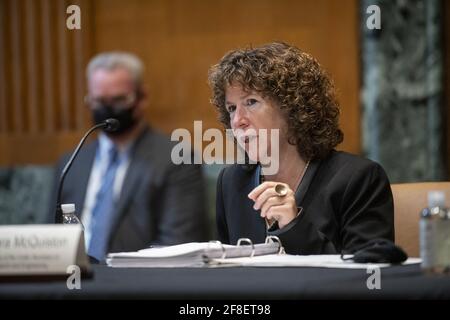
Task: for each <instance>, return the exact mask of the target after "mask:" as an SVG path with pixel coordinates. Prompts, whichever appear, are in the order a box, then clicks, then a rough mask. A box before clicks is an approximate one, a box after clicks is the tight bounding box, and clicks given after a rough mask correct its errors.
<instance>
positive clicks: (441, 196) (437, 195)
mask: <svg viewBox="0 0 450 320" xmlns="http://www.w3.org/2000/svg"><path fill="white" fill-rule="evenodd" d="M428 207H429V208H434V207H441V208H443V207H445V193H444V192H443V191H429V192H428Z"/></svg>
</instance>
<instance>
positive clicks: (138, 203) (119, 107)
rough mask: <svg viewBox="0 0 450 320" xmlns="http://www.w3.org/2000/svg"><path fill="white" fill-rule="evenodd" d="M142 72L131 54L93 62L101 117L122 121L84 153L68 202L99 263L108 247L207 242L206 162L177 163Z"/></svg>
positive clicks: (70, 179)
mask: <svg viewBox="0 0 450 320" xmlns="http://www.w3.org/2000/svg"><path fill="white" fill-rule="evenodd" d="M142 74H143V65H142V62H141V61H140V60H139V59H138V58H137V57H136V56H135V55H132V54H129V53H123V52H107V53H101V54H99V55H97V56H95V57H94V58H93V59H92V60H91V61H90V63H89V65H88V67H87V84H88V94H87V96H86V102H87V104H88V105H89V108H90V112H91V114H92V119H93V122H94V123H95V124H99V123H102V122H104V121H105V120H107V119H110V118H114V119H117V120H118V121H119V123H120V125H119V127H118V129H117V130H116V131H114V132H102V133H100V135H99V137H98V139H97V140H96V141H94V142H93V143H91V144H90V145H87V146H85V147H84V148H83V149H82V150H81V151H80V154H79V155H78V157H77V159H76V161H75V162H74V164H73V166H72V168H71V170H70V171H69V173H68V175H67V177H66V180H65V184H64V188H63V192H62V203H71V202H73V203H75V206H76V209H77V210H78V212H79V213H80V214H81V219H82V223H83V225H84V227H85V238H86V246H87V248H88V251H87V253H88V254H89V255H90V256H92V257H94V258H96V259H98V260H102V259H104V257H105V254H106V253H108V252H118V251H133V250H138V249H142V248H145V247H146V246H149V245H171V244H177V243H182V242H189V241H201V240H206V239H207V237H206V229H205V228H206V223H205V218H206V216H205V208H204V198H203V195H204V190H203V181H202V172H201V167H200V166H198V165H174V164H173V163H172V161H171V158H170V155H171V151H172V146H173V143H172V142H171V141H170V140H169V138H168V137H166V136H164V135H162V134H160V133H158V132H156V131H155V130H154V129H152V128H151V127H149V126H148V125H147V123H146V121H145V119H144V107H145V103H146V96H147V93H146V91H145V88H144V86H143V83H142ZM67 160H68V156H66V157H64V158H63V159H62V160H61V161H60V163H59V165H58V170H57V171H56V180H55V182H58V180H59V175H60V172H61V170H62V168H63V167H64V165H65V163H66V162H67ZM55 185H56V184H55ZM186 190H189V192H186ZM52 203H55V202H52ZM50 208H52V206H50ZM53 215H54V214H53V213H52V210H50V217H53Z"/></svg>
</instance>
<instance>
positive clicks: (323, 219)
mask: <svg viewBox="0 0 450 320" xmlns="http://www.w3.org/2000/svg"><path fill="white" fill-rule="evenodd" d="M256 171H258V170H255V169H253V170H247V171H246V170H244V169H243V167H242V166H240V165H233V166H230V167H226V168H224V169H223V170H222V171H221V173H220V175H219V179H218V182H217V203H216V205H217V207H216V214H217V229H218V237H219V240H220V241H222V242H223V243H230V244H235V243H236V242H237V240H238V239H239V238H250V239H251V240H252V241H253V242H254V243H261V242H264V240H265V237H266V236H267V235H275V236H277V237H279V238H280V240H281V242H282V244H283V246H284V248H285V250H286V252H287V253H290V254H335V253H341V251H342V250H344V251H345V252H352V251H353V249H354V248H355V247H357V246H359V245H361V244H363V243H364V242H366V241H368V240H370V239H375V238H385V239H389V240H391V241H394V208H393V199H392V192H391V187H390V183H389V180H388V178H387V176H386V173H385V172H384V170H383V168H382V167H381V166H380V165H378V164H377V163H375V162H372V161H370V160H367V159H363V158H360V157H357V156H354V155H351V154H349V153H345V152H338V151H332V152H331V153H330V154H329V156H328V157H327V158H325V159H323V160H320V161H311V163H310V164H309V168H308V169H307V171H306V173H305V176H304V178H303V180H302V182H301V183H300V186H299V187H298V189H297V191H296V193H295V198H296V202H297V206H299V207H302V208H303V210H302V212H301V214H300V215H299V216H298V217H297V218H295V219H294V220H292V221H291V222H290V223H289V224H288V225H286V226H285V227H284V228H282V229H275V230H270V231H267V230H266V225H265V221H264V219H262V218H261V217H260V215H259V213H260V212H259V211H258V212H257V211H255V210H254V209H253V204H254V202H253V201H252V200H250V199H249V198H248V197H247V195H248V194H249V193H250V191H252V190H253V189H254V188H255V187H256V186H257V185H258V184H259V177H258V175H257V174H256Z"/></svg>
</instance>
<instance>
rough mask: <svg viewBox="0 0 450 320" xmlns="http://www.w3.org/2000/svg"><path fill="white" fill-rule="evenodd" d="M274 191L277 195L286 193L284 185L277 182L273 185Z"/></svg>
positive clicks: (280, 195)
mask: <svg viewBox="0 0 450 320" xmlns="http://www.w3.org/2000/svg"><path fill="white" fill-rule="evenodd" d="M275 192H276V193H277V196H279V197H284V196H285V195H287V193H288V189H287V188H286V186H285V185H284V184H282V183H277V184H276V185H275Z"/></svg>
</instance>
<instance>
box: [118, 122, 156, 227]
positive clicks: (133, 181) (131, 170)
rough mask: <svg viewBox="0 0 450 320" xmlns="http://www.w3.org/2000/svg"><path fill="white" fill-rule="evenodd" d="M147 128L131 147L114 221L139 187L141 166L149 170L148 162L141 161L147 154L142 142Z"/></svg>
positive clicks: (121, 214) (120, 216)
mask: <svg viewBox="0 0 450 320" xmlns="http://www.w3.org/2000/svg"><path fill="white" fill-rule="evenodd" d="M146 133H147V130H144V132H143V133H142V135H141V136H140V137H138V139H137V140H136V142H135V145H134V146H133V147H132V148H133V149H132V150H131V154H130V164H129V165H128V169H127V172H126V174H125V178H124V181H123V184H122V190H121V191H120V196H119V200H118V203H117V211H116V212H115V217H116V220H117V221H116V222H117V223H118V222H119V221H120V220H121V218H122V216H123V214H124V213H125V211H126V210H125V209H126V207H127V206H128V204H129V202H130V201H131V199H132V198H133V195H134V194H135V191H136V190H138V189H139V187H138V186H139V183H140V182H141V181H142V177H143V175H142V170H143V169H142V168H145V170H146V171H148V170H151V169H152V168H149V164H148V162H147V163H145V164H144V163H143V162H142V161H145V159H146V158H147V154H148V152H149V150H150V148H149V147H148V145H146V144H145V143H144V141H143V140H145V139H144V136H145V135H146Z"/></svg>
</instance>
